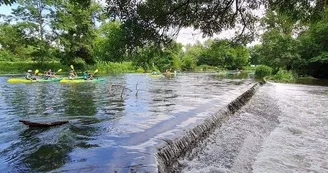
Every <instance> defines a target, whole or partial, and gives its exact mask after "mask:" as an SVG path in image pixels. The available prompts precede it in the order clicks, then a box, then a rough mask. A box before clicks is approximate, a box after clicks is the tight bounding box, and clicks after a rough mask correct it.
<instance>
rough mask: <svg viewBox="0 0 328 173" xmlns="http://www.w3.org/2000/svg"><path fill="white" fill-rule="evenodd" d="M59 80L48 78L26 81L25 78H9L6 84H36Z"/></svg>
mask: <svg viewBox="0 0 328 173" xmlns="http://www.w3.org/2000/svg"><path fill="white" fill-rule="evenodd" d="M60 80H61V78H49V79H36V80H28V79H25V78H10V79H8V81H7V82H8V83H36V82H59V81H60Z"/></svg>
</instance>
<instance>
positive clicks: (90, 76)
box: [83, 71, 94, 80]
mask: <svg viewBox="0 0 328 173" xmlns="http://www.w3.org/2000/svg"><path fill="white" fill-rule="evenodd" d="M93 75H94V74H92V73H89V72H87V71H85V72H83V79H84V80H92V79H93Z"/></svg>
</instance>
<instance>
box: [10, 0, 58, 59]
mask: <svg viewBox="0 0 328 173" xmlns="http://www.w3.org/2000/svg"><path fill="white" fill-rule="evenodd" d="M18 2H19V3H18V4H19V5H18V7H17V8H16V9H13V10H12V14H13V15H14V18H15V20H16V22H19V25H20V28H22V31H24V35H25V38H26V40H27V44H29V45H30V46H32V47H34V49H33V52H31V56H32V57H33V58H34V59H35V60H39V61H40V62H41V64H43V62H44V60H45V58H46V57H50V56H51V55H49V52H50V51H49V49H50V43H51V42H52V39H51V37H52V34H51V32H50V31H49V30H47V29H46V27H48V28H49V25H50V22H51V20H52V18H51V14H52V13H53V10H52V8H51V6H52V5H53V1H51V0H24V1H23V0H22V1H18Z"/></svg>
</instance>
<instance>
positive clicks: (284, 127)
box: [179, 83, 328, 173]
mask: <svg viewBox="0 0 328 173" xmlns="http://www.w3.org/2000/svg"><path fill="white" fill-rule="evenodd" d="M327 96H328V87H320V86H306V85H287V84H274V83H268V84H266V85H264V86H263V87H261V88H260V89H259V91H258V92H257V93H256V94H255V95H254V96H253V98H252V99H251V100H250V102H249V103H248V104H247V105H246V106H245V107H243V108H242V109H241V110H240V111H238V112H237V113H236V114H235V115H234V116H232V117H230V118H229V119H228V120H227V121H226V122H225V123H224V124H223V125H222V126H221V127H220V128H219V129H217V130H216V131H215V132H214V134H212V135H211V136H210V137H209V138H208V139H207V140H205V141H204V142H203V143H202V144H200V146H199V147H198V148H196V149H194V150H193V152H192V153H190V154H189V155H188V156H186V157H185V158H184V159H182V160H180V161H179V162H180V167H179V169H180V170H181V169H182V170H181V171H182V172H234V173H235V172H259V173H263V172H328V133H327V132H328V97H327Z"/></svg>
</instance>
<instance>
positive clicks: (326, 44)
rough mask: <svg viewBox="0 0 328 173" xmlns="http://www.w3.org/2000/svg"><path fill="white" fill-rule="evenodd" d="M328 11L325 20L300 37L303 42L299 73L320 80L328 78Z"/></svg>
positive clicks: (313, 25) (312, 26)
mask: <svg viewBox="0 0 328 173" xmlns="http://www.w3.org/2000/svg"><path fill="white" fill-rule="evenodd" d="M327 35H328V10H327V11H326V12H325V13H324V18H323V19H322V20H321V21H319V22H316V23H313V24H312V25H310V28H309V30H307V31H305V32H303V33H302V34H301V36H300V37H299V40H300V42H301V46H300V55H301V59H302V61H300V63H299V69H298V70H299V71H300V72H302V73H304V72H305V74H308V75H312V76H314V77H318V78H328V53H327V52H328V38H327V37H326V36H327Z"/></svg>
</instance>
